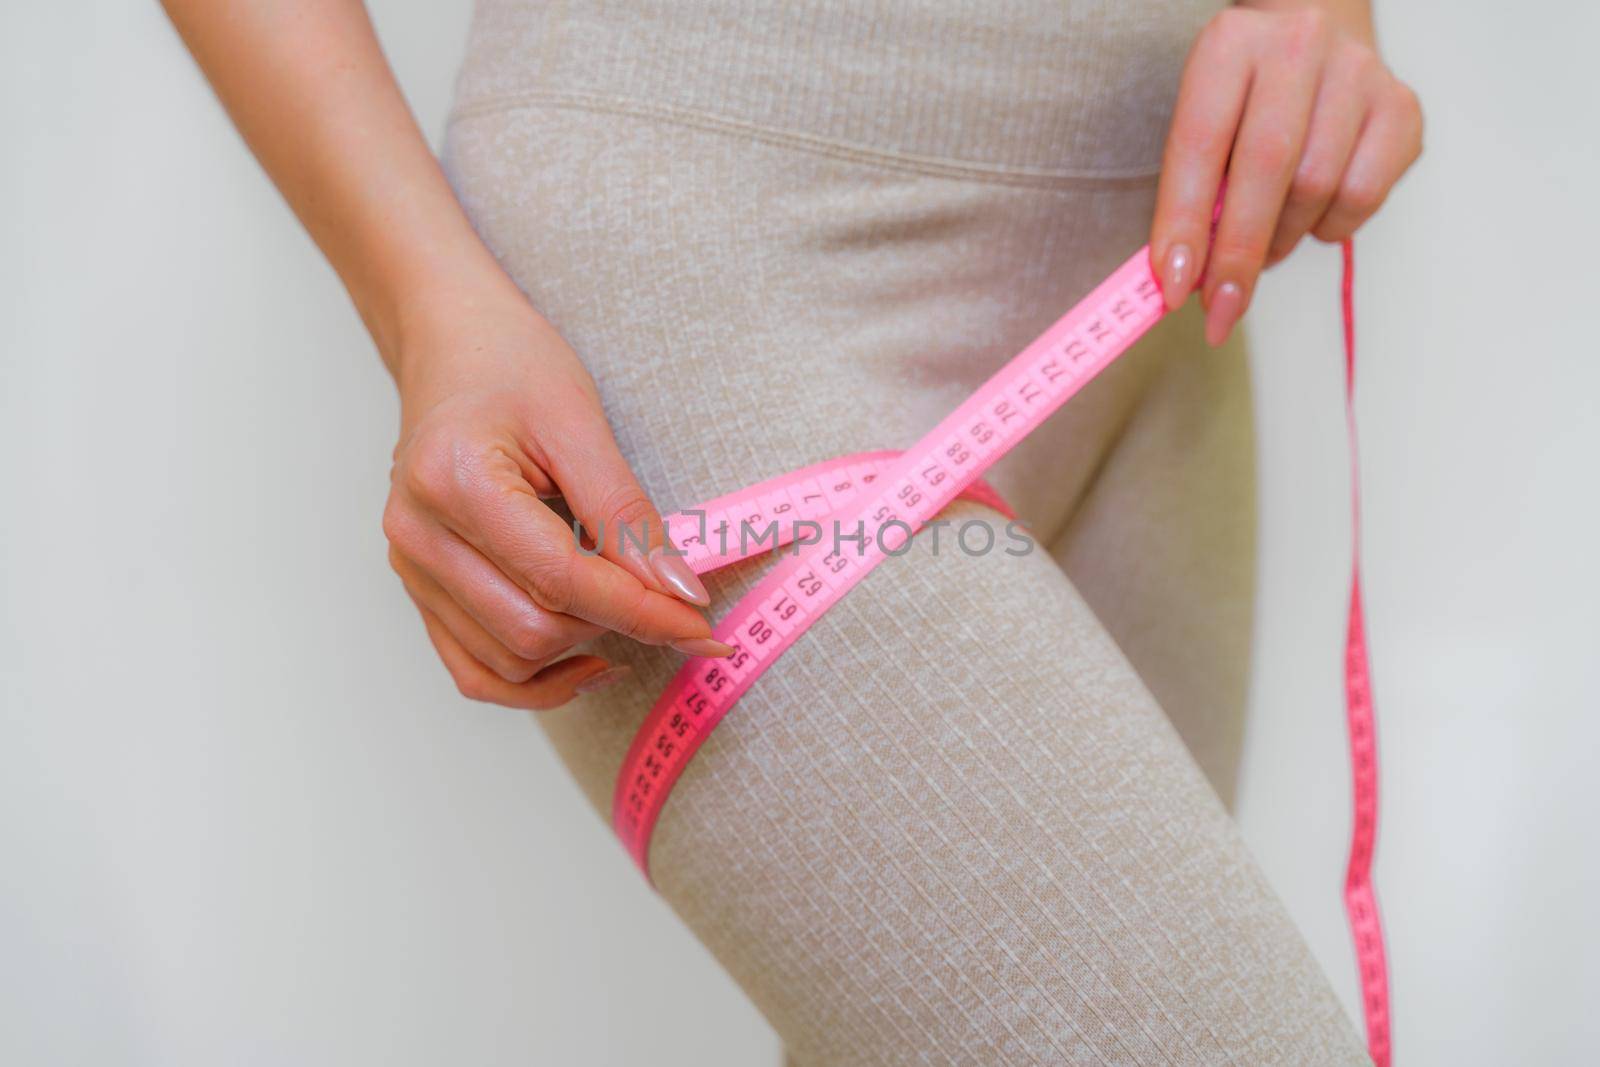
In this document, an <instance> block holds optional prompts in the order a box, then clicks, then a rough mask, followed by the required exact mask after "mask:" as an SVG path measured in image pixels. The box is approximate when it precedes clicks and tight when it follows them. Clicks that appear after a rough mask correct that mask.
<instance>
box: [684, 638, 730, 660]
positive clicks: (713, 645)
mask: <svg viewBox="0 0 1600 1067" xmlns="http://www.w3.org/2000/svg"><path fill="white" fill-rule="evenodd" d="M672 647H673V648H675V649H677V650H678V651H679V652H682V653H683V654H684V655H685V656H705V657H706V658H708V659H720V658H721V657H723V656H727V655H731V654H732V652H733V646H732V645H725V644H723V643H722V642H721V641H717V640H713V639H712V638H709V637H686V638H684V639H683V640H681V641H674V642H672Z"/></svg>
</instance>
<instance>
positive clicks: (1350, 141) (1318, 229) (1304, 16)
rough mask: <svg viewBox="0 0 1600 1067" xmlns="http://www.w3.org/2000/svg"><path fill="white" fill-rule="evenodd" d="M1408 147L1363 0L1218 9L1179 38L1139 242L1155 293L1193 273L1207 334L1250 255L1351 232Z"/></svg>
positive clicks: (1170, 292) (1403, 97)
mask: <svg viewBox="0 0 1600 1067" xmlns="http://www.w3.org/2000/svg"><path fill="white" fill-rule="evenodd" d="M1421 151H1422V111H1421V109H1420V107H1419V106H1418V103H1417V97H1416V94H1415V93H1413V92H1412V91H1411V90H1410V89H1409V88H1407V87H1406V86H1405V85H1404V84H1402V83H1401V82H1400V81H1399V80H1398V79H1396V78H1395V76H1394V75H1393V74H1391V73H1389V70H1388V68H1387V67H1385V66H1384V65H1383V61H1382V60H1381V59H1379V58H1378V53H1377V51H1376V48H1375V47H1374V45H1373V37H1372V25H1371V20H1370V17H1369V15H1368V10H1367V6H1366V4H1365V3H1364V2H1361V0H1344V2H1343V3H1342V4H1337V3H1334V2H1332V0H1327V2H1325V3H1323V4H1321V5H1318V4H1313V3H1309V2H1307V0H1299V2H1296V0H1256V2H1253V3H1250V2H1247V3H1242V4H1240V5H1239V6H1236V7H1231V8H1228V9H1227V10H1225V11H1223V12H1221V13H1219V14H1218V15H1217V16H1216V17H1215V18H1214V19H1212V20H1211V22H1210V23H1209V24H1208V25H1207V26H1206V28H1205V29H1204V30H1202V31H1201V33H1200V36H1199V37H1198V38H1196V40H1195V43H1194V47H1193V48H1192V49H1191V50H1190V52H1189V60H1188V65H1187V66H1186V67H1185V69H1184V73H1183V82H1182V85H1181V87H1180V89H1179V91H1178V102H1177V106H1176V109H1175V111H1174V113H1173V117H1172V128H1171V130H1170V132H1169V133H1168V136H1167V147H1166V155H1165V158H1164V160H1163V162H1162V171H1161V187H1160V190H1159V192H1158V194H1157V200H1156V214H1155V222H1154V225H1153V227H1152V233H1151V238H1150V249H1151V256H1152V260H1153V262H1154V263H1155V265H1156V270H1157V273H1158V274H1159V276H1160V278H1161V286H1162V291H1163V292H1164V294H1165V295H1166V299H1167V304H1168V306H1170V307H1177V306H1178V305H1179V304H1181V303H1182V302H1183V301H1184V300H1185V299H1186V298H1187V297H1188V296H1189V294H1190V293H1191V292H1192V291H1194V289H1195V287H1196V285H1197V284H1198V285H1200V286H1202V287H1203V288H1202V291H1201V303H1202V304H1203V305H1204V306H1205V308H1206V340H1207V341H1208V342H1209V343H1211V344H1213V345H1215V344H1220V343H1221V342H1222V341H1223V340H1224V339H1225V338H1226V337H1227V336H1228V334H1229V333H1230V332H1231V331H1232V329H1233V327H1234V324H1235V323H1236V322H1238V320H1239V317H1240V316H1241V315H1242V314H1244V310H1245V308H1246V307H1247V306H1248V305H1249V303H1250V296H1251V294H1252V292H1253V291H1254V289H1255V284H1256V278H1257V276H1258V275H1259V274H1260V273H1261V269H1262V267H1263V266H1270V265H1272V264H1274V263H1276V262H1278V261H1279V260H1281V259H1282V258H1283V257H1284V256H1287V255H1288V254H1289V253H1290V251H1292V250H1293V249H1294V247H1295V245H1296V244H1298V243H1299V242H1300V239H1301V238H1302V237H1304V236H1305V235H1306V234H1307V233H1310V234H1312V235H1313V236H1315V237H1316V238H1318V239H1319V240H1322V241H1342V240H1344V239H1346V238H1348V237H1349V236H1350V235H1351V234H1353V233H1355V231H1356V230H1357V229H1358V228H1359V227H1360V226H1361V225H1362V224H1363V223H1365V222H1366V221H1367V219H1368V218H1370V217H1371V216H1372V214H1373V212H1375V211H1377V210H1378V207H1379V206H1380V205H1381V204H1382V203H1383V201H1384V199H1385V198H1386V197H1387V196H1388V195H1389V190H1390V188H1391V187H1392V186H1393V185H1394V183H1395V182H1396V181H1398V180H1399V179H1400V176H1401V175H1402V174H1404V173H1405V172H1406V170H1407V168H1409V167H1410V166H1411V164H1412V163H1413V162H1415V161H1416V158H1417V156H1418V154H1420V152H1421ZM1224 174H1226V176H1227V182H1228V191H1227V195H1226V197H1225V198H1224V202H1223V206H1222V217H1221V219H1220V221H1219V222H1218V224H1217V228H1216V235H1215V239H1214V240H1212V238H1211V221H1212V212H1213V207H1214V205H1215V203H1216V198H1217V190H1218V188H1219V187H1220V185H1221V182H1222V180H1223V176H1224ZM1202 266H1203V267H1204V271H1203V273H1202V269H1201V268H1202Z"/></svg>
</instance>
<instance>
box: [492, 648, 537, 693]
mask: <svg viewBox="0 0 1600 1067" xmlns="http://www.w3.org/2000/svg"><path fill="white" fill-rule="evenodd" d="M494 673H496V674H498V675H499V676H500V677H501V678H504V679H505V680H506V681H508V682H510V683H511V684H512V685H522V684H523V683H524V682H526V681H528V680H529V679H530V678H532V677H533V676H534V675H535V674H538V673H539V667H538V664H535V663H529V662H528V661H527V660H525V659H520V658H518V655H517V654H516V653H514V652H510V653H506V654H502V655H501V656H499V657H498V658H497V661H496V662H495V664H494Z"/></svg>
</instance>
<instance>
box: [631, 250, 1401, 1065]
mask: <svg viewBox="0 0 1600 1067" xmlns="http://www.w3.org/2000/svg"><path fill="white" fill-rule="evenodd" d="M1353 280H1354V258H1353V253H1352V251H1351V247H1350V243H1349V242H1348V241H1347V242H1345V245H1344V277H1343V285H1342V290H1341V296H1342V307H1343V312H1344V341H1345V385H1346V392H1345V400H1346V414H1347V417H1348V420H1349V424H1350V432H1351V436H1350V456H1351V476H1352V478H1351V486H1352V516H1353V521H1354V526H1355V530H1356V533H1357V539H1358V540H1359V531H1360V494H1359V490H1358V489H1357V487H1356V485H1357V483H1356V480H1355V474H1356V466H1357V464H1356V451H1355V415H1354V408H1353V398H1354V385H1355V316H1354V310H1353V298H1352V292H1351V289H1352V283H1353ZM1166 312H1167V308H1166V303H1165V301H1164V300H1163V299H1162V296H1161V289H1160V286H1159V284H1158V283H1157V281H1156V278H1155V275H1154V272H1153V271H1152V268H1151V263H1150V250H1149V248H1148V247H1145V248H1142V249H1140V250H1139V251H1138V252H1136V253H1134V255H1133V257H1132V258H1130V259H1129V260H1128V261H1127V262H1126V263H1124V264H1123V265H1122V266H1120V267H1118V268H1117V269H1116V270H1115V271H1113V272H1112V273H1111V275H1110V277H1108V278H1106V280H1105V281H1103V282H1101V283H1100V284H1099V285H1098V286H1097V287H1096V288H1095V289H1094V291H1093V292H1091V293H1090V294H1089V295H1088V296H1086V297H1084V298H1083V299H1082V300H1081V301H1079V302H1078V304H1077V305H1076V306H1075V307H1073V309H1072V310H1071V311H1069V312H1067V313H1066V314H1065V315H1064V316H1062V317H1061V319H1059V320H1058V321H1057V322H1056V324H1055V325H1054V326H1051V327H1050V328H1049V329H1048V330H1046V331H1045V332H1044V334H1043V335H1042V336H1040V337H1039V338H1038V340H1036V341H1034V342H1033V343H1032V344H1030V345H1029V346H1028V347H1027V348H1025V349H1023V350H1022V352H1021V353H1020V354H1019V355H1017V356H1016V357H1015V358H1013V359H1012V360H1011V362H1009V363H1007V364H1006V365H1005V366H1004V367H1002V368H1001V369H1000V370H999V372H997V373H996V374H995V375H994V376H993V377H991V378H990V379H989V380H988V381H987V382H985V383H984V384H983V385H982V386H980V387H979V389H978V390H977V392H975V393H973V394H972V396H970V397H968V398H967V400H966V402H965V403H963V404H962V405H961V406H960V407H958V408H956V410H955V411H953V412H951V413H950V415H948V416H947V417H946V418H945V419H944V421H942V422H940V423H939V425H938V426H936V427H934V428H933V430H931V431H930V432H929V433H928V434H927V435H926V436H924V437H923V438H922V439H921V440H920V441H918V442H917V443H916V444H914V445H912V446H911V447H910V448H909V449H907V450H906V451H904V452H898V453H896V452H874V453H866V454H862V455H858V456H847V457H844V458H842V459H838V460H832V461H829V462H827V463H823V464H818V465H817V466H814V467H807V468H805V469H803V470H799V471H795V472H793V473H791V474H787V475H783V476H781V477H779V478H775V479H772V480H770V481H767V482H762V483H761V484H759V485H755V486H752V487H750V488H748V489H744V490H741V491H739V492H736V493H731V494H729V495H727V496H723V497H718V498H717V499H716V500H712V501H709V502H708V503H706V504H704V505H703V506H701V507H700V508H696V509H691V510H688V511H684V512H679V513H678V514H676V515H672V516H669V517H668V518H667V520H666V521H667V529H668V532H669V535H671V536H672V538H673V541H674V543H675V544H676V545H677V546H678V547H679V549H680V550H682V551H683V552H684V553H685V557H686V562H688V564H689V565H690V566H691V567H692V568H693V569H694V570H695V571H696V572H697V573H702V574H703V573H705V572H707V571H711V570H715V569H716V568H718V567H722V566H726V565H727V564H730V563H733V562H735V561H736V560H739V559H743V558H747V557H748V556H750V555H753V554H755V552H757V551H770V550H772V549H773V548H775V547H778V546H781V545H785V544H789V543H791V542H792V541H796V540H799V541H801V542H802V544H801V546H800V547H798V548H797V550H796V551H794V552H793V553H792V554H789V555H786V556H785V557H783V558H782V559H781V560H780V561H779V563H778V564H777V565H776V566H775V567H774V568H773V569H772V570H771V571H769V572H768V573H767V574H766V576H765V577H763V578H762V579H761V581H760V582H759V583H758V584H757V585H756V586H755V588H754V589H752V590H751V591H750V592H749V593H747V594H746V595H745V596H744V597H743V598H742V599H741V600H740V601H739V602H738V603H737V604H736V605H735V606H734V608H733V610H732V611H730V612H729V613H728V614H727V615H726V616H725V617H724V618H723V619H722V621H721V622H720V623H718V624H717V625H716V627H715V629H714V631H713V633H714V636H715V637H716V638H717V640H719V641H723V642H726V643H727V644H729V645H732V646H733V648H734V652H733V654H732V655H730V656H728V657H726V658H725V659H699V658H696V659H691V660H689V661H688V662H687V663H686V664H684V666H683V668H682V669H681V670H679V671H678V673H677V675H676V676H674V677H673V679H672V681H671V682H670V683H668V685H667V687H666V689H665V690H664V691H663V692H662V694H661V696H660V698H659V699H657V701H656V703H655V705H654V706H653V707H652V708H651V709H650V713H649V715H647V716H646V717H645V720H644V722H643V723H642V724H641V725H640V727H639V732H638V733H637V734H636V735H635V737H634V739H633V744H632V745H631V746H630V747H629V749H628V753H627V755H626V756H625V757H624V758H623V761H622V768H621V770H620V772H619V773H618V776H617V786H616V792H615V795H614V797H613V804H612V823H613V826H614V827H615V829H616V832H617V836H618V837H620V838H621V839H622V843H623V845H624V846H625V847H626V848H627V850H628V852H629V854H630V855H632V856H633V859H634V862H635V863H637V864H638V865H639V869H640V870H641V871H643V872H644V874H645V877H647V878H648V877H649V874H650V870H649V853H650V837H651V834H652V833H653V831H654V830H655V825H656V821H657V820H658V819H659V818H660V815H661V811H662V808H663V807H664V806H665V804H666V802H667V798H668V796H669V795H670V794H671V792H672V787H673V785H674V784H675V783H676V782H677V780H678V777H679V776H680V775H681V774H682V773H683V770H684V768H685V767H686V766H688V764H689V761H690V760H691V759H693V758H694V754H695V753H696V752H697V751H698V750H699V748H700V746H701V744H702V743H704V741H705V739H706V738H707V737H708V736H709V735H710V734H711V731H712V730H714V729H716V727H717V724H718V723H720V722H721V721H722V720H723V718H724V717H725V716H727V714H728V713H729V712H730V711H732V710H733V707H734V705H735V704H736V703H737V702H738V700H739V698H740V697H741V696H742V695H744V692H745V691H746V690H747V689H749V688H750V686H751V685H752V684H754V682H755V680H756V679H757V678H758V677H760V675H761V672H762V671H763V670H765V669H766V667H767V666H768V665H769V664H770V663H772V662H773V661H774V660H776V659H777V658H778V657H779V656H780V655H782V654H783V652H784V650H785V649H787V648H788V647H789V646H790V645H792V644H794V643H795V642H796V641H797V640H799V639H800V636H801V634H803V633H805V631H806V628H807V627H808V626H810V624H811V623H812V622H814V621H815V620H816V619H817V618H818V617H819V616H820V615H821V614H822V613H823V612H824V611H826V610H827V609H828V608H829V607H830V606H832V605H833V604H834V603H836V602H837V601H838V600H840V599H841V598H842V597H843V596H844V595H845V594H846V593H848V592H849V591H850V589H851V588H852V587H853V586H854V585H855V584H856V583H857V582H859V581H860V580H861V579H862V578H863V577H865V576H866V574H867V573H868V572H869V571H871V570H872V568H873V567H876V566H877V565H878V564H879V563H882V562H883V560H884V559H885V558H886V557H888V556H892V555H895V554H896V553H897V552H898V550H899V549H900V548H901V546H903V545H904V544H905V542H906V541H907V540H908V539H909V538H910V537H911V535H912V534H913V533H915V532H916V530H917V529H918V528H919V527H921V526H922V525H923V524H924V523H926V522H927V521H928V520H930V519H932V518H933V517H934V516H935V515H937V514H938V513H939V511H941V510H942V509H943V508H944V507H945V506H946V505H947V504H949V503H950V502H951V501H952V500H954V499H956V498H957V497H958V496H968V497H970V498H973V499H976V500H979V501H980V502H982V503H986V504H988V505H990V506H992V507H995V508H996V509H997V510H999V511H1001V512H1002V513H1004V514H1006V515H1007V516H1010V514H1011V512H1010V509H1008V508H1007V507H1006V506H1005V503H1004V501H1002V500H1000V498H999V497H998V495H996V494H995V493H994V491H993V490H992V489H989V488H988V486H987V485H985V484H984V483H982V482H980V481H979V477H980V476H981V475H982V474H983V472H984V471H985V470H987V469H988V468H989V467H990V466H992V465H993V464H994V463H995V462H996V461H997V460H999V459H1000V458H1001V457H1002V456H1004V455H1005V454H1006V453H1007V452H1008V451H1010V450H1011V449H1012V448H1013V447H1014V446H1015V445H1016V444H1017V443H1018V442H1019V441H1021V440H1022V439H1023V438H1024V437H1026V436H1027V435H1028V434H1029V433H1030V432H1032V431H1033V430H1034V429H1035V428H1036V427H1037V426H1038V425H1039V424H1040V423H1042V422H1044V420H1045V419H1046V418H1048V417H1049V416H1050V415H1051V414H1052V413H1053V412H1054V411H1055V410H1056V409H1057V408H1059V407H1061V405H1062V404H1064V403H1066V402H1067V400H1068V399H1070V398H1071V397H1072V396H1073V395H1074V394H1076V393H1077V392H1078V390H1079V389H1082V388H1083V387H1084V386H1085V385H1087V384H1088V383H1089V381H1090V379H1092V378H1093V377H1094V376H1095V375H1096V374H1098V373H1099V372H1100V371H1102V370H1104V369H1105V368H1106V367H1107V366H1109V365H1110V364H1111V363H1112V362H1113V361H1115V360H1116V359H1117V357H1119V356H1121V355H1122V354H1123V353H1124V352H1126V351H1127V350H1128V349H1129V348H1130V347H1131V346H1132V345H1133V343H1134V342H1135V341H1137V340H1138V339H1139V338H1140V337H1142V336H1143V335H1144V334H1145V332H1146V331H1148V330H1149V329H1150V327H1152V326H1154V325H1155V324H1156V323H1157V322H1158V321H1160V320H1161V318H1162V317H1163V316H1164V315H1165V314H1166ZM824 518H826V519H827V520H828V521H829V522H830V523H831V522H834V521H838V522H839V523H840V526H841V528H843V529H847V530H850V531H851V537H850V543H851V544H853V545H854V546H855V549H854V550H853V551H850V552H845V551H843V550H842V548H841V547H840V545H839V541H840V540H841V539H838V538H836V539H834V541H833V543H832V544H831V546H830V544H829V543H827V542H821V541H820V532H819V535H818V537H819V540H818V542H817V543H806V541H805V539H803V538H800V537H798V536H797V529H798V526H799V525H800V524H803V523H806V522H816V521H817V520H821V519H824ZM764 521H767V522H771V521H776V522H777V523H778V528H777V531H776V543H774V540H772V539H768V540H766V541H764V542H759V543H758V544H757V546H756V547H755V548H754V549H752V548H751V546H750V545H749V543H748V538H740V537H738V536H737V534H738V532H739V531H740V530H741V529H743V528H744V527H743V524H745V523H748V524H749V526H750V528H751V529H755V530H762V527H761V525H760V524H761V523H762V522H764ZM691 528H692V529H693V530H694V531H695V532H694V533H693V534H685V533H684V532H683V531H685V530H686V529H691ZM674 529H676V530H678V531H679V532H678V533H677V534H672V531H673V530H674ZM729 530H732V531H734V532H735V540H736V541H737V542H738V543H737V544H730V543H729V538H728V536H727V532H728V531H729ZM857 531H860V532H861V533H862V534H863V535H864V536H863V537H862V538H861V539H860V540H859V541H857V540H856V539H855V533H856V532H857ZM1345 706H1346V711H1347V719H1348V725H1349V731H1350V754H1351V770H1352V777H1353V784H1354V798H1355V821H1354V826H1353V830H1352V834H1351V842H1350V858H1349V864H1348V867H1347V869H1346V875H1345V889H1344V896H1345V908H1346V911H1347V913H1348V915H1349V920H1350V926H1351V931H1352V933H1353V935H1354V938H1355V948H1356V959H1357V964H1358V967H1359V973H1360V978H1361V993H1362V998H1361V1004H1362V1011H1363V1014H1364V1015H1365V1017H1366V1024H1367V1046H1368V1050H1369V1051H1370V1052H1371V1054H1372V1058H1373V1060H1374V1061H1375V1062H1376V1063H1377V1065H1378V1067H1388V1064H1389V1059H1390V1042H1389V990H1388V972H1387V964H1386V962H1385V956H1384V947H1383V929H1382V925H1381V923H1380V920H1379V916H1378V905H1377V898H1376V896H1375V894H1374V892H1373V886H1372V854H1373V849H1374V847H1375V844H1376V840H1377V816H1378V766H1377V747H1376V735H1375V729H1374V721H1373V711H1372V700H1371V689H1370V686H1369V678H1368V670H1367V652H1366V636H1365V627H1364V622H1363V616H1362V610H1361V586H1360V566H1359V555H1356V556H1354V557H1352V565H1351V575H1350V620H1349V628H1348V631H1347V635H1346V645H1345Z"/></svg>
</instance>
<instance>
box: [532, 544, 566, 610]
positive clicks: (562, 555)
mask: <svg viewBox="0 0 1600 1067" xmlns="http://www.w3.org/2000/svg"><path fill="white" fill-rule="evenodd" d="M573 552H574V550H573V549H571V548H568V549H566V550H561V549H548V550H547V551H545V552H541V553H540V554H539V555H538V556H537V557H535V558H534V559H533V560H532V561H530V562H529V563H528V564H527V565H526V566H525V567H524V568H523V579H524V580H525V581H526V582H527V583H528V591H529V592H530V593H532V594H533V596H534V599H535V600H537V601H538V602H539V603H540V605H542V606H543V607H545V608H547V609H549V610H550V611H553V612H555V613H556V614H558V615H565V614H568V613H569V612H570V610H571V608H572V606H573V583H572V556H573Z"/></svg>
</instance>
